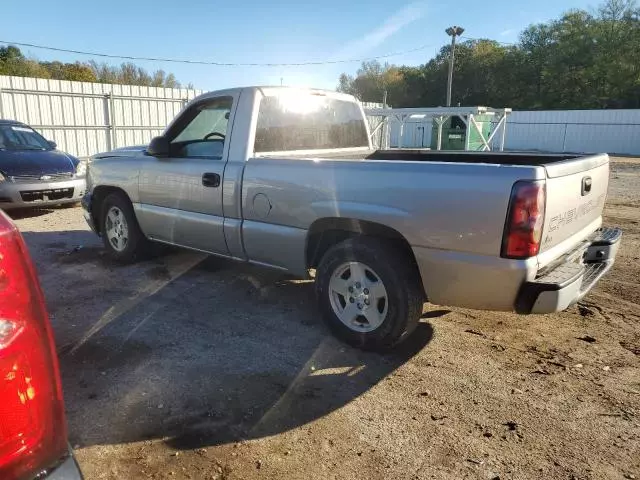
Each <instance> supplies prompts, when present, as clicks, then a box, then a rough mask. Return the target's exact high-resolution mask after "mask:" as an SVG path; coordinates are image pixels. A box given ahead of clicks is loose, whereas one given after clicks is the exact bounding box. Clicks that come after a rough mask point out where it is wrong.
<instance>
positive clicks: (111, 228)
mask: <svg viewBox="0 0 640 480" xmlns="http://www.w3.org/2000/svg"><path fill="white" fill-rule="evenodd" d="M100 231H101V233H102V242H103V243H104V246H105V247H106V249H107V251H108V252H109V255H110V256H111V257H112V258H113V259H114V260H117V261H118V262H121V263H132V262H134V261H136V260H138V259H139V258H141V257H142V256H143V255H144V254H145V253H146V252H147V251H148V240H147V239H146V237H145V236H144V234H143V233H142V231H141V230H140V226H139V225H138V220H137V219H136V216H135V213H134V211H133V206H132V205H131V202H130V201H129V199H128V198H127V197H126V196H125V195H124V194H122V193H119V192H116V193H112V194H111V195H109V196H108V197H107V198H105V199H104V203H103V204H102V222H101V229H100Z"/></svg>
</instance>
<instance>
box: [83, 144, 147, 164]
mask: <svg viewBox="0 0 640 480" xmlns="http://www.w3.org/2000/svg"><path fill="white" fill-rule="evenodd" d="M146 150H147V146H146V145H134V146H132V147H120V148H116V149H115V150H111V151H109V152H102V153H96V154H95V155H94V156H93V157H91V161H93V160H100V159H102V158H114V157H124V158H126V157H137V156H140V155H144V152H145V151H146Z"/></svg>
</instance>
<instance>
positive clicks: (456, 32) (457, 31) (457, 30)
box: [445, 25, 464, 107]
mask: <svg viewBox="0 0 640 480" xmlns="http://www.w3.org/2000/svg"><path fill="white" fill-rule="evenodd" d="M445 32H447V35H449V36H450V37H451V55H450V56H449V80H448V81H447V107H450V106H451V87H452V85H453V59H454V56H455V52H456V37H459V36H460V35H462V34H463V33H464V28H462V27H458V26H456V25H454V26H453V27H449V28H447V29H446V30H445Z"/></svg>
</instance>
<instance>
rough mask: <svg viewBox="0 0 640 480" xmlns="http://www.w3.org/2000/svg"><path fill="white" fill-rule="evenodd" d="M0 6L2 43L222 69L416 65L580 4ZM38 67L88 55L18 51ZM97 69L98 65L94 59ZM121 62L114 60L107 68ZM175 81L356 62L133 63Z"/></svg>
mask: <svg viewBox="0 0 640 480" xmlns="http://www.w3.org/2000/svg"><path fill="white" fill-rule="evenodd" d="M4 3H5V4H4V5H3V7H2V30H0V32H1V33H0V40H8V41H14V42H26V43H34V44H40V45H49V46H53V47H59V48H68V49H76V50H88V51H95V52H104V53H110V54H121V55H131V56H145V57H169V58H184V59H197V60H207V61H220V62H237V63H254V62H271V63H292V62H305V61H323V60H342V59H353V58H356V59H359V58H368V57H373V56H377V55H385V54H388V53H393V52H399V51H405V50H410V49H415V48H417V47H420V46H422V45H428V46H427V47H425V48H424V49H422V50H420V51H414V52H411V53H407V54H405V55H400V56H394V57H391V58H388V59H386V60H387V61H389V62H391V63H397V64H405V65H417V64H420V63H424V62H426V61H428V60H429V59H430V58H432V57H433V56H434V54H435V53H436V52H437V51H438V49H439V48H440V47H441V46H442V45H443V44H445V43H446V42H448V37H447V36H446V34H445V33H444V29H445V28H446V27H447V26H450V25H461V26H463V27H464V28H465V29H466V32H465V35H468V36H470V37H476V38H477V37H482V38H492V39H495V40H499V41H503V42H515V41H517V38H518V33H519V32H520V31H521V30H522V29H523V28H524V27H526V26H527V25H529V24H531V23H537V22H542V21H546V20H549V19H552V18H556V17H557V16H559V15H560V14H561V13H562V12H564V11H566V10H568V9H571V8H592V7H595V6H597V4H598V2H588V1H584V0H537V1H535V2H524V1H522V0H516V1H514V0H485V1H482V2H479V1H477V0H455V1H451V2H449V1H448V2H442V1H440V2H435V1H421V0H419V1H416V2H402V1H398V0H395V1H375V0H373V1H362V0H350V1H345V0H342V1H338V0H322V1H318V2H309V3H307V2H304V1H293V0H280V1H278V0H272V1H265V0H244V1H242V0H241V1H236V2H233V1H225V2H222V1H218V2H216V1H211V0H209V1H207V0H188V1H183V2H177V1H175V0H170V1H169V0H109V1H108V2H98V1H91V0H89V1H87V0H58V1H52V0H31V1H29V2H17V1H11V2H9V1H7V2H4ZM22 50H23V51H24V52H25V53H26V54H27V55H29V56H33V57H36V58H38V59H40V60H53V59H57V60H62V61H67V62H69V61H76V60H81V61H86V60H89V59H90V58H91V57H87V56H81V55H76V54H67V53H58V52H49V51H45V50H40V49H35V48H27V47H23V48H22ZM96 60H98V61H100V60H101V59H99V58H96ZM109 62H110V63H119V61H118V60H109ZM136 63H137V64H139V65H141V66H143V67H145V68H147V69H148V70H155V69H158V68H162V69H164V70H166V71H171V72H173V73H175V75H176V77H177V78H178V80H180V81H181V82H183V83H189V82H191V83H193V84H194V86H195V87H196V88H201V89H204V90H214V89H218V88H225V87H232V86H240V85H254V84H280V79H281V78H282V79H283V82H284V84H285V85H307V86H315V87H320V88H334V87H335V86H336V84H337V78H338V76H339V74H340V73H341V72H347V73H354V72H355V71H356V70H357V68H358V66H359V64H358V63H357V62H356V63H347V64H339V65H321V66H304V67H301V66H297V67H293V66H290V67H219V66H202V65H183V64H173V63H158V62H142V61H140V62H136Z"/></svg>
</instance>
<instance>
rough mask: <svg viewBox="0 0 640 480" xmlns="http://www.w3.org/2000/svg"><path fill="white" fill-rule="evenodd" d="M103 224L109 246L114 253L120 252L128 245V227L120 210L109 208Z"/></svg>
mask: <svg viewBox="0 0 640 480" xmlns="http://www.w3.org/2000/svg"><path fill="white" fill-rule="evenodd" d="M104 223H105V225H104V226H105V232H106V235H107V240H108V241H109V244H110V245H111V247H112V248H113V249H114V250H115V251H117V252H122V251H123V250H124V249H125V248H127V244H128V243H129V226H128V225H127V219H126V218H125V217H124V214H123V213H122V210H120V209H119V208H118V207H116V206H113V207H111V208H109V211H108V212H107V216H106V218H105V222H104Z"/></svg>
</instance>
